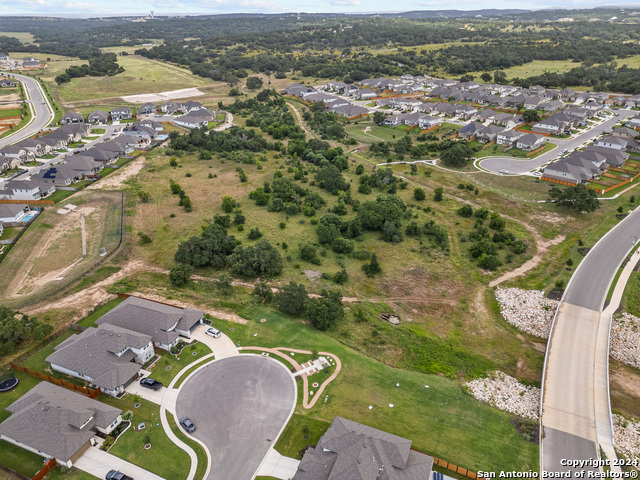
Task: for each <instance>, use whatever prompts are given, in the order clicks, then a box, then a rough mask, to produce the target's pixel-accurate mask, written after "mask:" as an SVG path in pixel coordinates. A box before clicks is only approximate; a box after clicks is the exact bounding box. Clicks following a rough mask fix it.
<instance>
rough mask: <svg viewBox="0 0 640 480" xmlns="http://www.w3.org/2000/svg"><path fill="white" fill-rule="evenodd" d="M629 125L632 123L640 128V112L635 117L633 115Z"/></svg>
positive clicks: (634, 126)
mask: <svg viewBox="0 0 640 480" xmlns="http://www.w3.org/2000/svg"><path fill="white" fill-rule="evenodd" d="M629 125H631V126H632V127H633V128H640V114H638V115H636V116H635V117H631V118H630V119H629Z"/></svg>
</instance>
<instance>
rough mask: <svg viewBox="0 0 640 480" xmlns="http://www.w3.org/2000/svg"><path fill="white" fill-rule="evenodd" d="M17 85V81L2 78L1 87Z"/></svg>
mask: <svg viewBox="0 0 640 480" xmlns="http://www.w3.org/2000/svg"><path fill="white" fill-rule="evenodd" d="M15 86H16V82H15V81H13V80H9V79H8V78H3V79H2V80H0V88H7V87H15Z"/></svg>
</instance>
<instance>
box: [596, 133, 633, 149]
mask: <svg viewBox="0 0 640 480" xmlns="http://www.w3.org/2000/svg"><path fill="white" fill-rule="evenodd" d="M595 146H596V147H604V148H611V149H614V150H622V151H628V150H632V151H640V143H638V142H636V141H635V140H632V139H629V138H625V137H622V136H613V135H610V136H608V137H604V138H600V139H598V140H596V143H595Z"/></svg>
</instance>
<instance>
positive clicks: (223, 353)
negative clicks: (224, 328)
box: [191, 325, 238, 359]
mask: <svg viewBox="0 0 640 480" xmlns="http://www.w3.org/2000/svg"><path fill="white" fill-rule="evenodd" d="M207 328H209V325H200V326H199V327H198V328H196V329H195V330H194V331H193V332H191V338H193V339H195V340H198V341H200V342H202V343H204V344H205V345H206V346H207V347H209V348H210V349H211V351H212V352H213V354H214V356H215V357H216V358H217V359H220V358H226V357H232V356H234V355H238V348H237V347H236V345H235V343H233V340H231V339H230V338H229V337H227V336H226V335H225V334H224V333H223V334H222V335H220V338H213V337H212V336H211V335H207V334H206V333H205V332H206V331H207Z"/></svg>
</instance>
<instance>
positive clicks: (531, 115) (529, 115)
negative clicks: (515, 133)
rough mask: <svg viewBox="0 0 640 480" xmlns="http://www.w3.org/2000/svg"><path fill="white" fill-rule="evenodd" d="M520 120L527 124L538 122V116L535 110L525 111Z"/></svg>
mask: <svg viewBox="0 0 640 480" xmlns="http://www.w3.org/2000/svg"><path fill="white" fill-rule="evenodd" d="M522 118H524V120H525V121H526V122H529V123H531V122H539V121H540V115H539V114H538V112H536V111H535V110H525V111H524V113H523V114H522Z"/></svg>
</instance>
